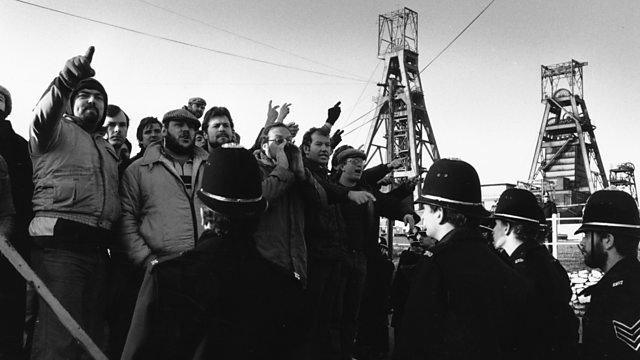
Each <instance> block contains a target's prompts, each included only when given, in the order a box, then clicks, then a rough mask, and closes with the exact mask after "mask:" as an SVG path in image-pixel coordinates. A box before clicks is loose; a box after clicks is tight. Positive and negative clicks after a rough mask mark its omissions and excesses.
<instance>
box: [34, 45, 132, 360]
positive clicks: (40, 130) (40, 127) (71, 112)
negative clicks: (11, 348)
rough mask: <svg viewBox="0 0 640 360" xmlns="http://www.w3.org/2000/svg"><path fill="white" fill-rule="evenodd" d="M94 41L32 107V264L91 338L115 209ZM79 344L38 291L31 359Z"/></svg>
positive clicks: (71, 351) (73, 355) (113, 159)
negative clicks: (94, 67)
mask: <svg viewBox="0 0 640 360" xmlns="http://www.w3.org/2000/svg"><path fill="white" fill-rule="evenodd" d="M93 53H94V48H93V46H92V47H90V48H89V49H88V50H87V52H86V54H85V55H83V56H76V57H73V58H71V59H69V60H68V61H67V62H66V64H65V66H64V68H63V69H62V71H61V72H60V74H59V75H58V76H57V77H56V78H55V79H54V80H53V82H52V83H51V84H50V85H49V87H48V88H47V90H45V92H44V94H43V96H42V98H41V99H40V101H39V102H38V104H37V105H36V107H35V109H34V114H35V117H34V119H33V122H32V123H31V127H30V133H29V151H30V153H31V160H32V162H33V181H34V185H35V189H34V193H33V210H34V213H35V217H34V219H33V220H32V221H31V224H30V226H29V233H30V235H31V236H33V238H34V242H35V244H36V248H35V250H34V253H33V257H32V264H33V267H34V269H35V271H36V273H37V274H38V276H39V277H40V278H41V279H42V280H43V281H44V283H45V284H46V285H47V286H48V287H49V290H51V292H52V293H53V295H54V296H55V297H56V298H57V299H58V300H59V301H60V303H61V304H62V306H64V307H65V308H66V309H67V310H68V311H69V313H70V314H71V316H72V317H73V318H74V319H75V320H76V321H77V322H78V323H79V324H80V326H81V327H82V328H83V329H84V330H85V331H86V332H87V333H88V334H89V336H91V338H92V339H93V340H94V341H95V342H96V343H100V340H101V339H100V334H101V333H102V327H103V323H102V320H103V319H104V312H105V306H106V302H105V300H104V299H105V292H106V277H107V259H108V257H107V256H108V255H107V247H108V246H109V245H110V243H111V241H112V240H113V235H112V229H113V227H114V226H115V222H116V220H117V219H118V216H119V214H120V202H119V200H118V194H117V188H118V168H117V161H118V157H117V154H116V153H115V151H114V149H113V147H112V146H111V145H110V144H109V143H108V142H107V141H106V140H104V139H103V138H102V136H101V134H100V133H98V130H99V129H100V127H101V126H102V124H103V123H104V121H105V116H106V108H107V105H108V101H107V92H106V91H105V89H104V87H103V86H102V84H100V82H98V81H97V80H96V79H94V78H93V77H92V76H93V75H95V71H94V70H93V69H92V68H91V60H92V58H93ZM83 354H84V352H83V350H82V348H81V347H80V346H79V345H78V343H77V342H76V341H75V339H74V338H73V337H72V336H71V334H70V333H69V332H68V331H67V329H66V328H65V327H63V326H62V324H61V323H60V322H59V320H58V318H57V317H56V316H55V314H54V313H53V311H52V310H51V309H50V308H49V306H48V305H47V304H46V303H45V302H44V301H43V300H42V299H40V305H39V312H38V319H37V322H36V326H35V334H34V340H33V348H32V355H31V359H44V358H46V359H79V358H81V356H84V355H83Z"/></svg>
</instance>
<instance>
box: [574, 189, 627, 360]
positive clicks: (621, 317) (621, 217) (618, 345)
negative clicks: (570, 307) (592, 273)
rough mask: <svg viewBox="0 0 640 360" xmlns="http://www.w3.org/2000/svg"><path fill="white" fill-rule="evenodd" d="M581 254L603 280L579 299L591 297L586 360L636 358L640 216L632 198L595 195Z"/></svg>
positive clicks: (586, 218)
mask: <svg viewBox="0 0 640 360" xmlns="http://www.w3.org/2000/svg"><path fill="white" fill-rule="evenodd" d="M576 233H584V238H583V239H582V242H581V243H580V250H581V251H582V254H583V255H584V262H585V264H586V265H587V266H589V267H591V268H599V269H600V270H602V271H603V272H604V273H605V274H604V276H603V277H602V279H600V281H598V283H597V284H595V285H592V286H590V287H588V288H587V289H586V290H585V291H583V292H582V294H581V295H585V296H589V295H590V296H591V301H590V303H589V305H588V307H587V310H586V313H585V315H584V318H583V346H584V349H583V350H584V352H583V355H584V358H585V359H594V360H595V359H623V360H625V359H638V358H640V262H638V241H639V240H640V215H639V214H638V204H636V202H635V201H634V200H633V198H632V197H631V195H629V194H628V193H626V192H623V191H619V190H600V191H596V192H595V193H593V194H592V195H591V196H590V197H589V199H587V204H586V205H585V208H584V213H583V215H582V226H580V228H579V229H578V230H577V231H576Z"/></svg>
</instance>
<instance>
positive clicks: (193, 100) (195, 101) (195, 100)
mask: <svg viewBox="0 0 640 360" xmlns="http://www.w3.org/2000/svg"><path fill="white" fill-rule="evenodd" d="M191 104H198V105H204V106H207V102H206V101H204V99H203V98H199V97H192V98H191V99H189V105H191Z"/></svg>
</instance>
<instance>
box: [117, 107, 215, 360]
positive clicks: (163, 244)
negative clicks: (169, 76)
mask: <svg viewBox="0 0 640 360" xmlns="http://www.w3.org/2000/svg"><path fill="white" fill-rule="evenodd" d="M147 119H149V120H148V121H147V122H146V124H147V125H146V126H145V127H144V128H143V130H144V131H146V130H147V129H151V130H153V128H155V127H156V126H157V124H156V121H157V120H155V118H147ZM162 121H163V124H164V127H163V129H162V134H163V135H164V139H165V146H162V143H161V142H159V141H156V142H150V143H148V145H147V148H146V150H145V152H144V155H143V156H142V157H141V158H139V159H137V160H135V161H134V162H133V163H132V164H131V165H130V166H129V167H128V168H127V169H126V170H125V172H124V175H123V177H122V181H121V183H120V198H121V202H122V219H121V226H120V227H119V232H120V239H119V240H120V241H119V244H118V245H119V246H117V247H116V248H114V249H113V251H112V253H113V254H114V259H118V260H119V261H122V260H120V259H121V258H128V260H129V261H130V262H132V268H131V269H127V268H126V264H122V265H121V266H120V268H119V269H117V270H114V272H115V273H117V272H120V273H124V274H129V279H127V280H122V281H120V283H119V284H114V289H113V290H114V292H115V293H116V296H114V298H116V299H115V300H116V301H117V303H116V304H115V306H116V307H117V308H118V309H119V310H118V311H117V312H116V313H117V314H110V318H111V319H112V326H113V327H112V331H113V333H112V334H111V336H110V344H109V355H110V357H112V358H119V357H120V353H121V352H122V349H123V347H124V343H125V339H126V335H127V333H126V332H127V329H128V328H129V322H130V321H131V316H132V314H133V309H134V306H135V302H136V296H137V291H138V288H139V287H140V285H141V282H142V281H143V274H144V269H145V268H146V267H147V266H148V265H149V264H150V263H151V262H152V261H153V260H154V259H156V258H157V257H160V256H164V255H169V254H175V253H180V252H183V251H186V250H190V249H193V247H194V246H195V240H196V239H197V238H198V236H199V234H200V233H202V225H201V223H200V221H199V220H198V219H197V218H196V216H197V214H198V212H197V209H198V207H197V203H198V202H199V200H198V199H197V198H196V197H195V196H194V190H193V189H197V188H198V187H199V186H200V182H201V181H202V169H203V168H204V164H205V162H206V159H207V155H208V154H207V152H206V151H204V150H202V148H199V147H197V146H195V143H194V139H195V132H196V131H197V129H198V127H199V125H200V123H199V122H198V119H196V118H195V117H194V116H193V115H192V114H191V113H190V112H188V111H187V110H184V109H178V110H173V111H169V112H168V113H166V114H165V115H164V118H163V120H162ZM143 122H144V120H143ZM141 126H142V123H141ZM144 131H143V132H144ZM152 139H153V136H149V137H148V140H149V141H151V140H152ZM144 140H145V138H144V135H143V141H144ZM125 282H127V284H125Z"/></svg>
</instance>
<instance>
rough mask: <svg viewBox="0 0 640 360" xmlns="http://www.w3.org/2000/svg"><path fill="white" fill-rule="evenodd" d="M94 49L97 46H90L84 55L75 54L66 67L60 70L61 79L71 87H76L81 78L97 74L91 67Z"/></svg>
mask: <svg viewBox="0 0 640 360" xmlns="http://www.w3.org/2000/svg"><path fill="white" fill-rule="evenodd" d="M94 51H95V48H94V47H93V46H89V48H88V49H87V52H86V53H85V54H84V55H78V56H74V57H72V58H71V59H69V60H67V62H66V63H65V64H64V68H63V69H62V71H60V79H61V80H62V81H63V82H64V84H65V85H66V86H68V87H69V88H70V89H73V88H75V87H76V85H77V84H78V83H79V82H80V80H83V79H86V78H90V77H92V76H94V75H95V74H96V72H95V71H94V70H93V69H92V68H91V60H93V53H94Z"/></svg>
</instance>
